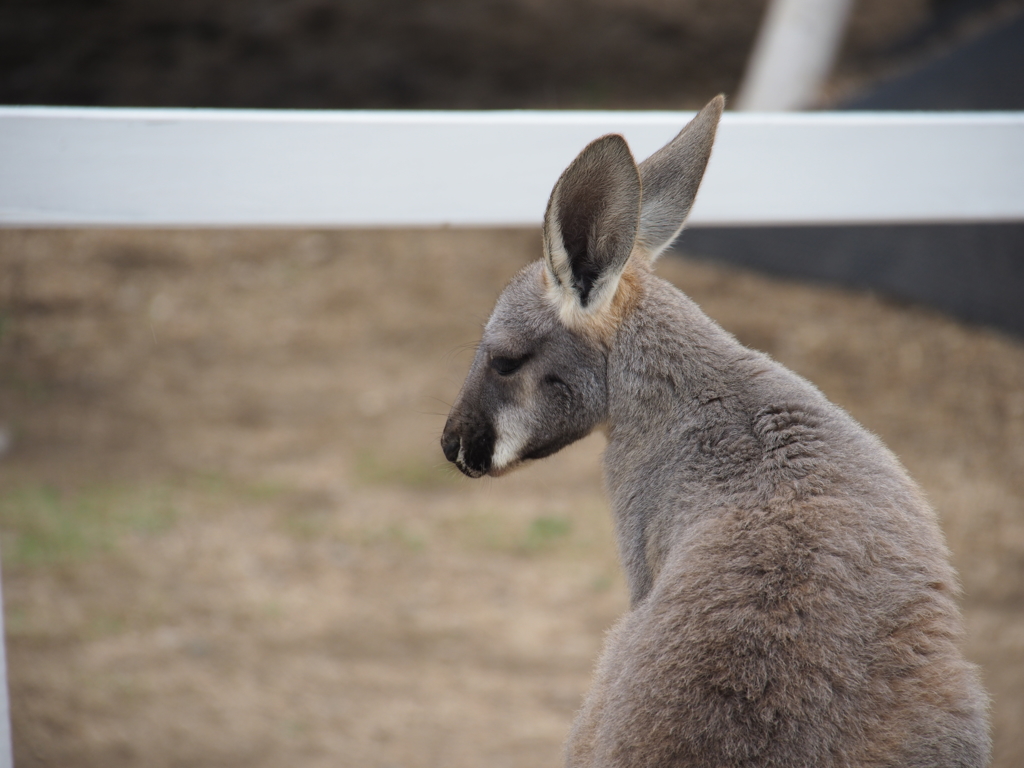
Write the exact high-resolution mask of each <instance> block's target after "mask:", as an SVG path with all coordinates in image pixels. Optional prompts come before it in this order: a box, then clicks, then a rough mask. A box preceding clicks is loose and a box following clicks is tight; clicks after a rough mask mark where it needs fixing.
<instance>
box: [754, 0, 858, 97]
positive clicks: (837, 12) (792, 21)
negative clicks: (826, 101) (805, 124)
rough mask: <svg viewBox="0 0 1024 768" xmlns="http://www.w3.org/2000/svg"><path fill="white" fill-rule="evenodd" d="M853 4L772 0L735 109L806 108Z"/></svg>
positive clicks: (828, 68)
mask: <svg viewBox="0 0 1024 768" xmlns="http://www.w3.org/2000/svg"><path fill="white" fill-rule="evenodd" d="M852 4H853V2H852V0H771V3H770V4H769V6H768V9H767V11H766V12H765V17H764V21H762V22H761V28H760V30H759V31H758V34H757V40H756V42H755V43H754V49H753V51H752V52H751V54H750V60H749V61H748V63H747V71H746V73H745V74H744V76H743V84H742V85H741V86H740V91H739V95H738V96H737V98H736V108H737V109H739V110H743V111H755V112H756V111H762V112H767V111H783V110H790V109H803V108H804V107H808V106H810V105H811V104H812V103H813V101H814V99H815V97H816V96H817V95H818V93H819V91H820V90H821V85H822V83H824V82H825V78H827V77H828V73H829V72H830V71H831V69H832V64H833V62H834V61H835V58H836V52H837V51H838V48H839V44H840V43H841V42H842V38H843V30H844V29H845V28H846V19H847V18H848V17H849V15H850V7H851V6H852Z"/></svg>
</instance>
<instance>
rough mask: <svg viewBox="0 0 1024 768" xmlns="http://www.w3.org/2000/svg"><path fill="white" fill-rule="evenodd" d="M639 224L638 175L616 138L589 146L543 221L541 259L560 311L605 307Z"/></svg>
mask: <svg viewBox="0 0 1024 768" xmlns="http://www.w3.org/2000/svg"><path fill="white" fill-rule="evenodd" d="M639 224H640V172H639V170H638V169H637V167H636V161H634V160H633V154H632V153H631V152H630V151H629V146H627V144H626V140H625V139H623V138H622V137H621V136H619V135H617V134H612V135H609V136H603V137H602V138H600V139H597V140H596V141H593V142H591V143H590V144H589V145H587V147H586V148H585V149H584V150H583V151H582V152H580V154H579V156H578V157H577V158H576V159H575V160H573V161H572V163H571V164H570V165H569V167H568V168H566V169H565V171H564V172H563V173H562V176H561V178H559V180H558V182H557V183H556V184H555V188H554V190H552V192H551V199H550V200H549V201H548V208H547V213H545V215H544V256H545V258H546V259H547V265H548V270H549V272H550V275H551V277H552V278H553V280H554V282H555V286H554V287H555V289H556V291H557V292H558V294H559V297H560V303H561V306H562V307H563V308H565V309H571V310H572V311H575V310H578V309H583V310H585V311H587V312H591V311H597V310H599V309H600V308H602V307H604V306H605V305H606V303H607V302H608V301H610V300H611V298H612V296H614V295H615V289H616V286H617V285H618V282H619V276H620V275H621V274H622V270H623V269H624V268H625V266H626V262H627V261H628V260H629V254H630V253H631V252H632V250H633V244H634V242H635V241H636V235H637V228H638V227H639Z"/></svg>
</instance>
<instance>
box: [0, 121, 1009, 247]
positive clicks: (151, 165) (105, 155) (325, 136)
mask: <svg viewBox="0 0 1024 768" xmlns="http://www.w3.org/2000/svg"><path fill="white" fill-rule="evenodd" d="M691 116H692V113H682V112H313V111H300V112H281V111H259V110H192V109H79V108H44V107H0V226H8V227H67V226H142V227H162V226H174V227H179V226H181V227H196V226H200V227H207V226H209V227H224V226H240V227H261V226H287V227H355V226H375V227H376V226H437V225H463V226H489V225H502V226H509V225H529V226H535V225H537V224H538V222H539V221H540V219H541V215H542V213H543V209H544V205H545V203H546V201H547V195H548V192H549V191H550V189H551V187H552V185H553V184H554V181H555V179H556V178H557V177H558V174H559V173H560V172H561V171H562V169H563V168H564V167H565V166H566V165H567V164H568V163H569V161H571V160H572V158H573V157H574V156H575V154H576V153H577V152H578V151H579V150H580V149H581V148H582V147H583V146H584V145H585V144H586V143H587V142H588V141H590V140H591V139H593V138H595V137H597V136H600V135H602V134H604V133H610V132H619V133H622V134H624V135H625V136H626V138H627V139H628V140H629V142H630V144H631V145H632V147H633V150H634V152H635V154H636V155H637V158H638V159H641V158H643V157H646V156H647V155H648V154H649V153H651V152H652V151H654V150H655V149H657V148H658V147H659V146H661V145H662V144H663V143H664V142H665V141H667V140H668V139H670V138H671V137H672V136H673V135H674V134H675V132H676V131H678V130H679V128H680V127H681V126H682V125H683V124H684V123H685V122H686V121H687V120H688V119H689V118H690V117H691ZM1011 220H1024V112H1006V113H856V112H835V113H828V112H821V113H809V114H808V113H804V114H793V113H778V114H757V113H726V114H725V116H724V117H723V119H722V125H721V128H720V132H719V137H718V140H717V143H716V145H715V151H714V155H713V157H712V159H711V164H710V166H709V167H708V171H707V176H706V177H705V181H704V184H703V186H702V188H701V192H700V195H699V197H698V200H697V203H696V205H695V207H694V211H693V215H692V217H691V222H690V223H691V225H692V226H701V225H745V224H811V223H813V224H827V223H882V222H892V223H895V222H985V221H990V222H995V221H1011Z"/></svg>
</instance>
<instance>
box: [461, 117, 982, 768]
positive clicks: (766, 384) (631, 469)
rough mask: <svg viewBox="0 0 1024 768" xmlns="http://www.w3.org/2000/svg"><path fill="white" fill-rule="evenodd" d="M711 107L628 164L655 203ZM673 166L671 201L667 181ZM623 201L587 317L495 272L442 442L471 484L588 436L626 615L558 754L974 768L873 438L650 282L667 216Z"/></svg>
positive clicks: (976, 702) (608, 760) (924, 558)
mask: <svg viewBox="0 0 1024 768" xmlns="http://www.w3.org/2000/svg"><path fill="white" fill-rule="evenodd" d="M709 108H710V113H711V116H712V117H713V118H714V119H713V120H708V119H705V120H703V121H702V118H701V117H698V118H697V119H696V120H695V121H694V123H691V126H688V127H687V129H684V131H683V133H681V134H680V136H681V137H684V136H685V135H687V134H689V135H690V139H688V140H687V141H685V142H683V145H684V147H683V150H682V151H676V150H672V151H667V150H669V149H670V148H671V147H673V145H676V147H677V149H678V146H679V141H680V140H679V138H678V137H677V139H676V140H675V141H674V142H673V143H672V144H670V145H669V147H668V148H666V150H662V151H661V152H659V153H658V154H656V155H655V156H654V160H655V161H656V162H654V163H653V164H648V163H651V161H648V163H645V164H642V165H641V166H640V173H646V172H647V169H650V168H655V169H656V176H657V179H658V180H657V182H656V183H653V182H652V184H651V186H653V187H654V188H655V190H661V191H659V192H657V197H656V200H657V201H661V202H658V204H657V205H656V207H655V209H654V210H657V211H666V210H671V211H674V213H671V214H666V215H670V216H672V217H675V216H680V215H681V216H685V212H686V211H687V210H688V209H689V207H690V205H691V203H692V200H693V196H694V195H695V194H696V189H697V184H696V183H694V182H693V177H694V175H695V173H696V172H695V171H693V168H692V167H691V166H697V167H699V169H700V172H702V171H703V168H704V165H705V164H706V162H707V156H708V154H710V149H711V141H712V140H713V136H714V127H715V124H716V123H717V116H718V114H720V112H721V104H720V103H719V104H717V105H715V104H714V103H713V104H712V105H709V107H708V108H705V110H704V112H702V113H701V114H702V115H703V116H705V117H706V116H707V114H708V113H709ZM593 146H594V145H591V147H588V149H587V150H584V153H585V154H588V153H591V152H593V150H592V149H591V148H592V147H593ZM694 147H696V148H697V149H694ZM695 152H696V153H697V156H696V157H694V153H695ZM612 155H614V157H612V158H611V159H608V160H607V161H608V162H610V163H613V164H614V168H613V169H612V170H610V171H609V172H608V174H606V175H605V176H604V178H610V177H620V176H622V175H625V176H626V177H628V175H629V174H628V173H627V171H626V169H628V168H629V167H630V166H632V167H634V168H635V165H632V163H631V159H630V161H629V162H627V161H626V160H625V158H624V156H622V154H621V153H620V152H618V151H616V152H613V153H612ZM673 158H674V159H673ZM606 159H607V158H606ZM591 161H598V162H601V160H600V158H599V157H598V156H597V155H590V156H589V157H586V158H584V162H586V163H590V162H591ZM673 162H676V163H679V164H680V166H679V167H678V173H677V176H678V178H679V179H680V180H681V181H680V184H681V185H683V187H685V189H684V190H683V191H680V190H678V189H677V190H674V191H672V190H668V189H667V186H668V183H669V182H668V181H667V178H668V170H667V169H668V168H669V167H670V166H671V164H672V163H673ZM682 164H690V166H684V165H682ZM652 173H654V171H652ZM696 175H697V183H699V173H696ZM563 181H564V182H565V185H569V186H571V185H572V184H573V182H572V181H571V179H569V180H566V177H565V176H563V180H560V182H559V183H560V184H563ZM643 181H644V185H643V189H644V194H646V189H647V176H646V175H644V176H643ZM687 190H688V191H687ZM563 192H567V194H566V195H565V196H557V195H553V198H552V200H553V202H552V208H553V209H554V210H553V215H554V216H558V215H560V212H559V211H558V210H557V209H558V206H559V200H562V201H564V200H570V199H572V200H588V199H601V196H600V195H598V196H596V197H594V196H591V197H589V198H588V196H587V195H586V194H582V193H581V192H580V191H579V190H571V189H569V190H563ZM665 200H668V201H670V202H671V204H670V205H669V204H664V201H665ZM643 205H644V208H643V213H642V214H641V224H640V228H639V232H638V234H637V238H638V240H639V242H638V244H637V247H635V248H634V249H633V252H632V256H631V257H630V258H629V260H628V262H627V263H626V264H625V265H622V264H620V263H618V262H617V261H616V260H615V258H613V257H608V258H605V257H601V256H600V255H599V254H595V253H591V254H589V255H588V258H589V259H592V260H595V261H596V262H597V263H600V264H601V265H602V266H601V269H602V272H601V274H600V275H599V276H598V278H597V279H598V280H601V281H604V282H605V284H607V285H608V286H610V288H609V290H612V291H615V294H614V297H613V299H612V300H610V301H608V302H606V303H605V304H604V308H603V309H598V308H587V307H584V306H582V305H581V301H580V294H579V292H578V290H577V289H576V288H574V287H573V286H571V285H569V286H566V285H564V284H562V283H560V282H559V281H558V280H556V279H555V276H554V275H553V274H552V269H553V267H552V265H551V260H550V254H548V258H547V260H542V261H539V262H536V263H534V264H532V265H530V266H528V267H527V268H526V269H524V270H523V271H522V272H520V274H519V275H517V276H516V277H515V278H514V279H513V280H512V282H511V284H510V285H509V286H508V288H507V289H506V290H505V291H504V293H503V294H502V296H501V297H500V298H499V300H498V303H497V306H496V307H495V310H494V313H493V315H492V317H491V319H490V321H489V322H488V324H487V327H486V328H485V330H484V334H483V339H482V341H481V345H480V348H479V350H478V352H477V356H476V358H475V360H474V362H473V365H472V367H471V369H470V372H469V375H468V377H467V379H466V382H465V384H464V385H463V389H462V391H461V392H460V394H459V397H458V399H457V401H456V404H455V406H454V408H453V409H452V415H451V416H450V418H449V421H448V424H447V425H446V426H445V432H444V435H443V437H442V445H443V447H444V451H445V454H446V456H448V458H449V459H451V460H453V461H455V462H456V464H457V465H458V466H459V468H460V469H462V471H464V472H466V473H467V474H469V475H471V476H479V475H481V474H484V473H491V474H501V473H503V472H505V471H507V470H508V469H511V468H512V467H514V466H516V465H517V464H518V463H521V462H522V461H526V460H530V459H532V458H540V457H543V456H545V455H548V454H550V453H552V452H554V451H555V450H557V449H559V448H561V447H563V446H564V445H567V444H568V443H570V442H572V441H574V440H576V439H579V438H581V437H583V436H584V435H586V434H587V433H589V432H590V431H592V430H593V429H594V428H597V427H601V428H603V429H604V430H605V431H606V433H607V435H608V448H607V450H606V452H605V458H604V469H605V477H606V482H607V487H608V492H609V495H610V497H611V505H612V510H613V515H614V520H615V528H616V534H617V539H618V543H619V549H620V556H621V560H622V564H623V568H624V570H625V573H626V578H627V581H628V585H629V591H630V609H629V611H628V612H627V613H626V615H625V616H623V617H622V618H621V619H620V621H619V622H618V624H617V625H616V626H615V628H614V629H613V630H612V632H611V633H610V634H609V636H608V639H607V642H606V646H605V650H604V653H603V654H602V657H601V660H600V662H599V665H598V668H597V671H596V674H595V679H594V683H593V687H592V689H591V691H590V693H589V694H588V696H587V697H586V699H585V702H584V705H583V708H582V710H581V712H580V713H579V715H578V717H577V720H576V723H575V725H574V726H573V730H572V733H571V736H570V739H569V744H568V747H567V758H566V759H567V765H569V766H573V767H574V768H575V767H581V768H582V767H586V768H591V767H597V766H601V767H602V768H612V767H613V766H614V767H620V766H621V767H622V768H625V767H626V766H629V767H630V768H633V767H637V768H639V767H640V766H644V767H650V768H653V767H654V766H658V767H659V768H661V767H665V768H667V767H668V766H723V767H724V766H780V767H781V766H787V767H791V768H792V767H796V766H807V767H808V768H810V767H811V766H815V767H819V766H922V767H923V766H984V765H986V764H987V763H988V759H989V736H988V725H987V697H986V695H985V693H984V691H983V689H982V687H981V684H980V682H979V678H978V673H977V670H976V669H975V668H974V667H973V666H972V665H971V664H969V663H968V662H966V661H965V660H964V658H963V656H962V654H961V652H960V649H959V646H960V643H961V641H962V636H963V628H962V622H961V618H960V613H959V609H958V607H957V596H958V591H959V588H958V585H957V579H956V574H955V573H954V571H953V569H952V567H951V566H950V564H949V559H948V553H947V550H946V547H945V544H944V541H943V537H942V534H941V532H940V530H939V527H938V524H937V520H936V516H935V513H934V512H933V510H932V509H931V508H930V507H929V505H928V504H927V502H926V501H925V500H924V498H923V496H922V494H921V492H920V490H919V489H918V487H917V486H916V485H915V484H914V482H913V481H912V480H911V479H910V478H909V477H908V476H907V474H906V472H905V470H904V469H903V468H902V467H901V466H900V464H899V462H898V461H897V459H896V458H895V457H894V456H893V455H892V454H891V453H890V452H889V451H888V450H887V449H886V448H885V447H884V446H883V445H882V444H881V443H880V442H879V441H878V439H877V438H875V437H874V436H873V435H871V434H870V433H868V432H867V431H866V430H864V429H863V428H862V427H860V426H859V425H858V424H857V423H856V422H854V421H853V419H851V418H850V417H849V416H848V415H847V414H846V413H845V412H843V411H842V410H841V409H839V408H837V407H836V406H834V405H832V404H831V403H829V402H828V400H826V399H825V397H824V396H823V395H822V394H821V393H820V392H819V391H818V390H817V389H815V387H814V386H813V385H811V384H810V383H809V382H807V381H805V380H804V379H802V378H800V377H799V376H797V375H795V374H793V373H792V372H790V371H788V370H787V369H785V368H784V367H782V366H781V365H779V364H778V363H776V362H775V361H773V360H771V359H770V358H768V357H767V356H765V355H763V354H761V353H758V352H754V351H752V350H749V349H746V348H745V347H743V346H742V345H741V344H739V343H738V342H737V341H736V340H735V339H734V338H733V337H732V336H730V335H729V334H727V333H726V332H725V331H723V330H722V329H721V328H720V327H719V326H717V325H716V324H715V323H714V322H713V321H712V320H710V319H709V318H708V317H707V316H705V315H704V314H703V313H702V312H701V311H700V309H699V308H698V307H697V306H696V305H695V304H694V303H693V302H691V301H690V300H689V299H688V298H687V297H685V296H684V295H683V294H682V293H680V292H679V291H678V290H677V289H675V288H674V287H673V286H671V285H670V284H668V283H666V282H664V281H662V280H660V279H658V278H656V277H654V276H653V275H652V274H651V273H650V262H651V260H652V259H653V257H654V256H655V255H657V251H659V250H660V249H661V248H662V247H664V243H663V242H662V241H661V240H662V238H663V237H668V238H669V239H671V238H672V237H674V236H675V234H677V233H678V231H679V229H680V227H681V224H682V221H681V220H676V219H675V218H672V220H671V221H666V222H660V223H656V224H650V223H646V224H645V223H644V217H649V213H648V211H650V210H652V209H649V208H647V207H646V200H644V201H643ZM620 210H621V208H620ZM680 212H681V213H680ZM577 214H578V212H577V213H573V214H571V215H577ZM627 218H628V217H627ZM600 226H611V225H610V224H609V223H608V222H603V223H602V224H601V225H600ZM626 226H627V227H628V226H629V225H628V223H627V225H626ZM645 232H647V233H650V232H656V233H659V234H658V235H657V236H656V237H651V236H649V235H645V234H644V233H645ZM623 236H625V235H623ZM554 246H555V247H558V243H557V242H555V243H554ZM547 247H548V249H549V250H550V249H551V247H552V246H551V245H550V244H549V245H548V246H547ZM572 301H576V302H577V305H578V306H577V307H576V309H578V310H579V311H578V312H577V311H569V310H567V309H566V307H570V306H571V302H572ZM509 361H511V363H512V364H510V363H509ZM510 436H511V437H510ZM499 445H503V447H499ZM510 446H511V447H512V448H515V452H514V455H512V453H510V450H511V448H510ZM499 453H501V454H502V456H503V458H502V460H501V461H500V462H497V463H495V462H494V461H492V459H493V458H494V457H496V456H498V454H499Z"/></svg>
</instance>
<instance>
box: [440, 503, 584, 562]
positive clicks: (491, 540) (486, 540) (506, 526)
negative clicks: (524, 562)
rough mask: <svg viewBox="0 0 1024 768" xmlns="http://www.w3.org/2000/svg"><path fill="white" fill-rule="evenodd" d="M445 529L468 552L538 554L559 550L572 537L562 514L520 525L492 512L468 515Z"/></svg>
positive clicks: (571, 525)
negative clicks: (469, 550)
mask: <svg viewBox="0 0 1024 768" xmlns="http://www.w3.org/2000/svg"><path fill="white" fill-rule="evenodd" d="M449 529H450V534H451V535H454V536H455V537H456V538H457V540H458V541H460V542H461V543H462V545H463V546H464V547H466V548H468V549H484V550H491V551H494V552H503V553H505V554H510V555H538V554H543V553H547V552H551V551H553V550H561V549H562V548H563V546H564V545H565V544H566V543H567V542H568V541H569V540H570V538H571V536H572V531H573V524H572V520H570V519H569V518H568V517H565V516H563V515H540V516H538V517H535V518H534V519H533V520H531V521H530V522H529V523H526V524H524V523H523V522H522V521H521V520H515V519H512V518H510V517H509V516H507V515H505V514H503V513H502V512H501V511H500V510H496V511H487V512H480V511H477V512H474V513H471V514H469V515H467V516H466V517H464V518H462V519H461V520H458V521H455V522H453V523H450V524H449Z"/></svg>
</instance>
